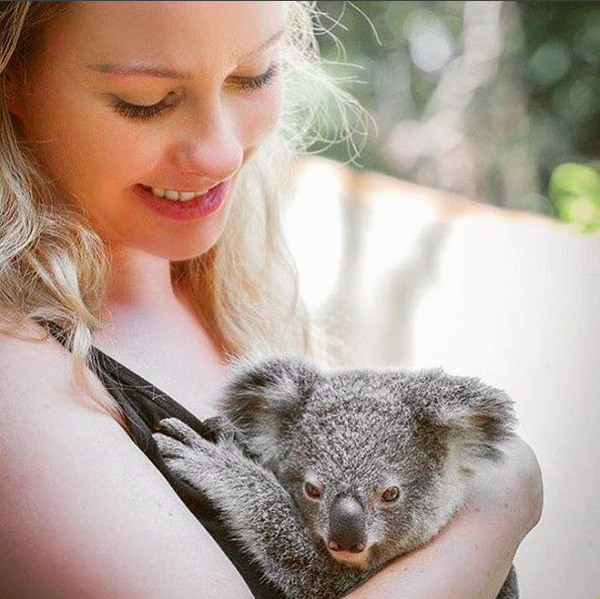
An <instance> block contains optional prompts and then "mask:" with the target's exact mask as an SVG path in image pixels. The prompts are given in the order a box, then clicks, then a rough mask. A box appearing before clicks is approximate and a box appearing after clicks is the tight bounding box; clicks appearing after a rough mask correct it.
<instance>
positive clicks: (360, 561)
mask: <svg viewBox="0 0 600 599" xmlns="http://www.w3.org/2000/svg"><path fill="white" fill-rule="evenodd" d="M327 551H328V552H329V555H331V557H332V558H333V559H334V560H335V561H336V562H338V563H340V564H343V565H344V566H348V567H349V568H356V569H358V570H366V569H367V568H369V566H370V565H371V547H370V546H369V547H367V548H366V549H365V550H364V551H361V552H360V553H352V552H351V551H331V550H330V549H327Z"/></svg>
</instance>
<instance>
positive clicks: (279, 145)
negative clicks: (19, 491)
mask: <svg viewBox="0 0 600 599" xmlns="http://www.w3.org/2000/svg"><path fill="white" fill-rule="evenodd" d="M67 5H69V3H68V2H11V1H9V2H2V6H1V7H0V214H1V215H2V219H1V220H0V309H1V310H2V314H3V316H6V317H7V318H8V319H9V321H10V322H11V327H16V328H17V329H18V328H19V326H21V325H23V323H25V322H27V321H28V320H30V319H32V320H39V321H42V320H43V321H52V322H54V323H56V324H58V325H59V326H61V327H62V328H63V329H64V330H65V331H66V337H67V342H68V345H69V348H70V349H71V355H72V367H73V374H74V376H75V381H76V383H77V385H78V386H79V387H80V388H83V389H85V390H86V391H87V393H88V395H89V397H91V398H92V400H93V401H94V402H96V403H97V404H98V406H99V407H100V408H101V409H104V410H106V411H107V412H108V413H110V414H111V415H112V416H113V417H114V418H115V419H116V420H117V421H118V422H119V423H120V424H121V426H123V428H124V429H125V430H126V431H127V432H129V431H128V427H127V424H126V419H125V418H124V416H123V413H122V411H121V409H120V406H119V405H118V404H117V402H116V401H114V400H112V398H110V400H111V401H109V399H108V398H107V397H106V396H105V395H104V394H100V393H96V391H95V390H94V385H93V379H92V378H91V377H90V374H89V371H88V369H87V368H86V366H87V365H90V364H94V360H93V354H92V353H91V352H90V348H91V346H92V344H93V338H94V333H95V332H97V331H100V330H102V328H103V325H102V322H101V319H100V314H101V313H102V307H103V303H104V301H105V297H106V293H107V290H108V284H109V281H110V279H111V263H110V259H109V257H108V254H107V251H106V248H105V246H104V243H103V241H102V240H101V239H100V237H99V236H98V234H97V233H96V232H95V231H94V230H93V229H92V227H91V226H90V224H89V222H88V221H87V219H86V217H85V215H84V214H82V213H81V211H79V210H77V208H76V207H75V206H71V205H69V204H68V203H67V202H66V201H65V202H60V207H57V203H56V199H54V201H53V198H55V190H54V189H53V186H52V181H50V180H48V178H47V175H46V174H45V173H43V172H42V171H41V170H40V169H39V167H38V166H37V165H36V162H35V160H34V157H33V155H32V154H31V153H30V151H29V150H28V148H27V147H26V144H22V143H20V141H19V138H18V135H17V131H16V127H17V123H16V122H15V121H14V120H13V118H14V117H12V115H11V114H10V113H9V111H8V103H7V100H8V98H7V93H6V92H7V88H6V69H7V67H8V66H9V65H11V64H13V61H19V64H20V65H21V66H23V67H25V68H26V67H27V66H28V65H30V64H31V60H32V57H33V56H35V55H36V53H38V52H40V51H41V49H42V45H43V31H44V27H45V25H46V24H47V23H48V22H50V21H51V19H53V18H55V17H56V16H57V15H59V14H60V13H61V12H62V11H64V10H66V8H67ZM286 10H287V24H286V35H285V38H284V39H283V40H282V77H283V86H284V104H283V109H282V115H281V119H280V127H279V128H278V130H277V131H276V132H275V133H274V134H273V135H271V136H270V137H269V139H267V140H266V141H265V142H264V144H263V145H262V147H261V148H259V149H258V150H257V152H256V153H255V155H254V156H253V158H252V160H250V161H249V162H248V163H247V164H246V165H245V166H244V168H243V170H242V171H241V172H240V174H239V176H238V180H237V184H236V186H235V188H234V190H233V194H232V196H233V197H232V198H231V200H232V207H231V212H230V215H229V221H228V224H227V226H226V229H225V231H224V233H223V234H222V236H221V237H220V239H219V240H218V241H217V243H216V244H215V245H214V246H213V247H212V248H211V249H210V250H208V251H207V252H206V253H204V254H203V255H201V256H198V257H196V258H192V259H190V260H183V261H178V262H172V263H171V274H172V279H173V284H177V285H178V286H182V288H184V289H186V291H189V296H190V297H191V298H192V299H193V302H194V308H195V311H196V312H197V314H198V317H199V318H200V319H201V321H202V323H203V324H204V326H205V327H206V329H207V331H208V332H209V334H210V335H211V337H212V339H213V341H214V342H215V344H216V345H217V347H219V348H220V349H221V350H222V351H223V352H225V353H226V354H227V355H228V356H230V357H236V358H237V357H246V356H251V355H252V354H253V353H255V352H258V353H266V352H271V353H279V352H280V353H286V354H289V353H297V354H302V355H305V356H308V357H310V358H312V359H314V360H317V361H319V360H322V359H324V348H325V345H324V344H323V343H322V339H321V338H320V337H319V334H318V333H317V331H316V329H315V327H314V326H313V324H312V323H311V319H310V318H309V315H308V314H307V311H306V310H305V308H304V306H303V304H302V302H301V301H300V298H299V297H298V282H297V273H296V270H295V265H294V263H293V260H292V258H291V256H290V255H289V252H288V250H287V249H286V246H285V243H284V241H283V237H282V233H281V222H280V207H281V205H282V201H284V200H285V198H286V197H289V195H290V194H291V193H292V189H291V186H290V183H289V182H290V179H291V178H290V167H291V166H292V163H293V158H294V156H296V155H297V154H298V153H302V152H307V151H308V150H309V148H310V147H311V145H312V142H313V141H314V140H315V139H317V138H318V136H319V135H320V134H319V131H320V128H319V124H320V122H322V120H323V119H324V118H325V119H327V118H328V117H327V116H326V115H325V110H326V106H325V104H329V105H331V99H333V101H334V103H335V104H336V105H337V106H338V108H340V115H341V117H340V118H339V119H338V120H337V121H336V123H335V126H336V127H338V131H341V132H342V138H343V139H346V140H348V139H352V136H351V135H347V132H348V129H349V120H348V119H347V114H348V113H347V110H348V109H349V110H350V111H351V112H352V114H353V115H354V116H358V119H359V121H360V118H361V116H363V114H364V113H363V112H362V108H361V107H360V106H359V104H358V103H357V102H356V100H355V99H354V98H353V97H352V96H351V95H349V94H348V93H347V92H345V91H343V90H342V89H341V88H338V87H337V86H336V83H335V81H334V80H333V79H332V78H331V77H330V76H328V75H327V74H326V72H325V70H324V69H323V68H322V65H321V61H320V58H319V52H318V44H317V41H316V38H315V24H316V21H315V17H316V16H317V17H318V16H319V15H321V16H322V14H323V13H319V12H318V11H317V9H316V7H315V3H314V2H294V1H292V2H287V3H286ZM306 83H310V89H315V86H317V87H318V89H320V90H323V91H324V94H322V95H323V96H324V97H327V96H328V97H327V99H326V100H324V101H323V102H320V103H316V102H315V100H314V96H312V95H309V94H307V92H306V90H307V86H306ZM303 84H304V85H303ZM242 200H243V201H242ZM9 332H10V331H9ZM95 367H97V364H95Z"/></svg>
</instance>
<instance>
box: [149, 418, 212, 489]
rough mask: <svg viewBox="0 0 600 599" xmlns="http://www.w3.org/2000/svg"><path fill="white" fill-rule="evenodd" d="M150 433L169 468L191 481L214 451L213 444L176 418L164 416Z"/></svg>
mask: <svg viewBox="0 0 600 599" xmlns="http://www.w3.org/2000/svg"><path fill="white" fill-rule="evenodd" d="M155 431H156V432H154V433H153V434H152V437H153V438H154V441H155V442H156V444H157V446H158V450H159V452H160V454H161V456H162V458H163V460H164V461H165V464H167V466H168V467H169V469H170V470H172V471H173V472H175V473H176V474H178V475H179V476H180V477H181V478H184V479H186V480H188V481H189V482H193V480H194V478H195V475H196V473H197V471H198V470H199V468H201V467H202V465H203V463H205V462H206V460H207V459H208V458H210V455H211V454H212V453H213V451H214V444H213V443H211V442H210V441H207V440H206V439H203V438H202V437H201V436H200V435H199V434H198V433H196V431H194V430H193V429H192V428H190V427H189V426H188V425H187V424H185V423H184V422H181V420H179V419H178V418H165V419H163V420H161V421H160V422H159V423H158V424H157V425H156V427H155Z"/></svg>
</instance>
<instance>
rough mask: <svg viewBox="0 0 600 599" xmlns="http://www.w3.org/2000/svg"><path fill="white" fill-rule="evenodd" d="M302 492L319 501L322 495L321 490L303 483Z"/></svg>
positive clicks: (310, 484)
mask: <svg viewBox="0 0 600 599" xmlns="http://www.w3.org/2000/svg"><path fill="white" fill-rule="evenodd" d="M304 492H305V493H306V494H307V495H308V496H309V497H312V498H313V499H319V498H320V497H321V495H322V493H321V489H319V487H317V486H315V485H313V484H312V483H309V482H306V483H304Z"/></svg>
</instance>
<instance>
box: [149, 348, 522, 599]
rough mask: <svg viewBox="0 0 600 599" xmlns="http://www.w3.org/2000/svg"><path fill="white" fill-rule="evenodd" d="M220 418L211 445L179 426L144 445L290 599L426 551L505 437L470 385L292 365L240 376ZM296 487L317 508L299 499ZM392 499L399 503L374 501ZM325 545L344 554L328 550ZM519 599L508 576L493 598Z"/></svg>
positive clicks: (493, 402) (277, 363)
mask: <svg viewBox="0 0 600 599" xmlns="http://www.w3.org/2000/svg"><path fill="white" fill-rule="evenodd" d="M222 408H223V414H224V415H223V417H222V419H221V420H220V423H221V427H222V428H221V433H220V435H219V439H218V441H217V443H212V442H210V441H207V440H205V439H203V438H202V437H200V436H199V435H198V434H197V433H196V432H195V431H193V430H192V429H191V428H190V427H188V426H187V425H185V424H184V423H182V422H181V421H179V420H178V419H176V418H167V419H165V420H162V421H161V422H160V424H159V429H158V430H159V432H157V433H155V434H154V438H155V440H156V442H157V443H158V446H159V449H160V452H161V454H162V456H163V457H164V459H165V462H166V463H167V465H168V466H169V468H170V469H171V470H172V471H173V472H175V473H176V475H177V476H179V477H181V478H182V479H184V480H185V481H187V482H188V483H190V484H191V485H193V486H195V487H196V488H198V489H200V490H202V491H204V492H205V493H206V494H207V495H208V496H209V497H210V499H211V500H212V501H213V502H214V504H215V505H216V506H217V508H218V509H219V510H220V511H221V513H222V514H223V516H224V518H225V519H226V521H227V522H228V524H229V526H230V528H231V530H232V531H234V534H236V535H237V538H238V539H239V540H240V542H241V543H242V545H243V547H244V548H245V550H246V551H247V553H248V555H249V556H250V557H251V558H252V559H253V560H254V561H255V562H256V563H257V564H258V566H259V567H260V569H261V571H263V572H264V573H265V576H266V577H267V578H268V579H269V580H271V581H272V582H273V583H274V584H276V585H277V586H278V587H280V588H281V589H282V590H283V592H284V593H285V594H286V595H287V596H288V597H290V598H294V599H308V598H310V599H312V598H315V597H318V598H319V599H335V598H338V597H341V596H343V595H345V594H347V593H348V592H350V591H351V590H352V589H354V588H355V587H356V586H358V585H359V584H361V583H362V582H364V581H365V580H366V579H367V578H369V577H371V576H372V575H373V574H374V573H375V572H377V571H378V570H380V569H381V568H383V567H384V566H385V565H386V564H387V563H388V562H389V561H390V560H391V559H393V558H394V557H397V556H398V555H401V554H403V553H406V552H408V551H412V550H414V549H416V548H417V547H420V546H422V545H424V544H425V543H427V542H428V541H430V540H431V539H432V538H433V537H435V536H436V535H437V534H438V532H439V531H440V529H441V528H442V527H443V526H444V525H445V524H447V523H448V522H449V521H450V519H451V518H452V516H453V515H454V514H455V513H456V511H457V510H459V509H460V508H461V507H462V505H463V503H464V499H465V491H466V487H467V484H468V480H469V476H470V474H472V472H473V468H474V467H475V466H476V463H477V461H478V460H491V461H499V460H501V459H502V455H503V454H502V452H501V450H500V448H499V445H500V444H501V443H502V442H503V441H505V440H507V439H508V438H510V437H511V435H513V434H514V433H513V431H514V426H515V425H516V419H515V416H514V411H513V402H512V400H511V399H510V398H509V397H508V395H506V393H504V392H503V391H501V390H499V389H496V388H494V387H490V386H488V385H486V384H484V383H483V382H481V381H480V380H479V379H477V378H472V377H461V376H452V375H449V374H447V373H446V372H444V371H443V370H442V369H441V368H433V369H425V370H420V371H408V370H368V369H362V370H361V369H345V370H341V369H340V370H333V371H329V372H323V371H320V370H318V369H317V368H315V367H314V366H312V365H309V364H308V363H307V362H305V361H303V360H300V359H297V358H274V359H266V360H263V361H261V362H259V363H255V364H251V363H247V364H244V365H243V366H241V367H240V368H239V369H238V372H237V373H236V374H235V375H234V376H233V377H232V380H231V382H230V383H229V385H228V386H227V388H226V390H225V393H224V396H223V400H222ZM307 479H309V481H310V482H311V483H312V484H313V485H314V487H316V488H317V489H320V490H321V492H322V495H321V497H320V498H311V497H309V496H308V495H307V493H306V492H305V482H306V481H307ZM314 487H313V489H312V491H311V492H312V493H313V494H314V492H315V490H314ZM391 487H396V488H397V489H398V490H399V491H400V495H399V497H398V498H397V499H396V500H393V501H384V495H383V493H384V491H385V489H386V488H388V489H389V488H391ZM309 490H310V489H309ZM394 495H395V491H394V490H393V489H392V490H390V491H389V492H388V493H387V494H386V495H385V497H387V499H388V500H389V499H393V496H394ZM330 541H335V542H337V543H338V546H337V547H338V548H339V547H344V546H345V547H346V548H347V549H348V550H349V551H346V552H343V553H340V551H333V550H332V551H330V549H328V546H327V543H328V542H330ZM360 543H362V544H363V545H365V546H366V548H364V549H363V550H362V551H361V549H362V547H361V546H360V545H359V544H360ZM335 548H336V547H335V546H334V547H333V549H335ZM351 549H353V550H354V553H351V552H350V550H351ZM517 598H518V589H517V582H516V575H515V572H514V568H511V571H510V573H509V577H508V578H507V581H506V583H505V585H504V587H503V588H502V590H501V592H500V594H499V595H498V599H517Z"/></svg>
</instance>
